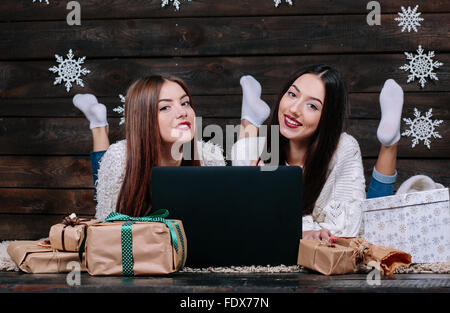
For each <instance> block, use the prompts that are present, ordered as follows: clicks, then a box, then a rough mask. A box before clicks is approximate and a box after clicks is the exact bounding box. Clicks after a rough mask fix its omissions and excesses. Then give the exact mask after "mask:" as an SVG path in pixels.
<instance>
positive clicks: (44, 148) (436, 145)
mask: <svg viewBox="0 0 450 313" xmlns="http://www.w3.org/2000/svg"><path fill="white" fill-rule="evenodd" d="M239 123H240V119H239V118H229V119H227V118H203V119H201V122H198V125H197V127H199V129H200V128H201V129H202V131H201V132H200V131H199V134H198V139H200V138H203V139H204V140H210V139H211V138H212V137H217V138H216V139H215V140H217V141H215V143H217V144H220V145H221V146H222V147H224V149H225V150H226V151H230V149H231V146H229V147H226V138H227V125H229V128H231V129H232V128H234V127H236V126H237V125H239ZM109 124H110V142H111V143H114V142H116V141H118V140H121V139H123V138H125V135H124V129H123V127H122V126H120V127H119V118H109ZM378 124H379V120H369V119H350V120H349V133H350V134H352V135H353V136H354V137H355V138H356V139H357V140H358V142H359V145H360V147H361V152H362V155H363V156H365V157H376V156H377V155H378V152H379V147H380V143H379V141H378V139H377V137H376V131H377V128H378ZM210 125H217V126H219V127H220V128H221V129H222V132H223V133H222V135H223V137H222V139H221V138H220V137H218V136H219V135H218V134H217V135H215V134H213V133H211V134H210V135H209V134H207V133H206V131H207V130H208V129H205V128H206V127H208V126H210ZM448 125H449V122H448V121H445V122H444V123H443V124H442V125H440V126H438V127H436V131H438V132H439V134H440V135H441V136H442V138H436V139H432V142H431V144H430V147H431V149H428V148H427V147H426V146H425V145H423V143H422V142H421V143H420V144H418V145H417V146H416V147H414V148H411V138H408V137H403V138H402V140H401V141H400V143H399V151H398V156H399V157H400V158H402V157H413V158H418V157H421V158H447V157H448V156H449V155H450V127H448ZM406 129H407V125H406V124H405V123H404V122H403V123H402V127H401V130H402V132H403V131H404V130H406ZM228 136H232V134H229V135H228ZM17 138H21V140H17ZM236 138H237V137H236ZM0 147H1V149H0V153H1V154H2V155H12V154H13V155H17V154H22V155H23V154H26V155H86V154H88V153H89V152H90V151H91V149H92V135H91V131H90V130H89V122H88V121H87V119H85V118H12V117H11V118H3V119H2V126H1V128H0ZM13 163H14V162H13Z"/></svg>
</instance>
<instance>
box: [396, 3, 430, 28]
mask: <svg viewBox="0 0 450 313" xmlns="http://www.w3.org/2000/svg"><path fill="white" fill-rule="evenodd" d="M418 7H419V6H418V5H416V6H415V7H414V9H412V10H411V7H408V10H406V9H405V8H404V7H402V11H403V13H400V12H399V13H398V15H400V17H397V18H395V20H396V21H397V22H400V24H398V26H403V28H402V32H404V31H405V29H407V28H408V33H409V32H410V31H411V29H413V30H414V31H415V32H416V33H417V27H416V26H421V25H420V23H419V22H422V21H423V18H422V17H419V16H420V14H422V13H420V12H419V13H417V8H418Z"/></svg>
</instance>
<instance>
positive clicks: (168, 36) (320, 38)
mask: <svg viewBox="0 0 450 313" xmlns="http://www.w3.org/2000/svg"><path fill="white" fill-rule="evenodd" d="M395 17H396V16H394V15H386V16H383V18H382V21H381V23H382V26H380V27H370V26H368V25H367V23H366V19H365V16H360V15H356V16H345V15H344V16H342V15H331V16H306V17H304V16H284V17H266V16H265V17H233V18H229V17H225V18H217V17H215V18H184V19H183V18H181V19H177V20H173V19H158V21H157V22H155V21H154V20H142V19H139V20H100V21H98V20H96V21H83V23H82V25H81V26H79V27H72V26H69V25H67V23H66V21H61V22H32V23H30V22H23V23H0V37H1V38H3V40H2V41H1V42H0V51H2V59H3V60H20V59H26V60H29V59H36V58H39V59H44V58H45V59H53V58H54V54H55V53H57V54H60V55H61V54H65V53H67V51H69V49H73V48H74V47H75V48H76V50H77V52H78V54H80V55H86V56H88V58H90V59H92V58H96V57H101V58H105V57H109V58H113V57H181V56H198V55H201V56H213V55H217V56H221V55H227V56H229V55H236V56H243V55H261V54H264V55H273V54H275V55H293V54H316V53H319V54H323V53H324V51H326V53H327V54H333V53H370V52H379V51H380V47H383V51H385V52H387V51H389V52H400V53H403V52H404V51H408V50H409V49H411V47H417V46H418V45H419V44H421V45H422V46H424V47H428V48H429V49H432V50H435V51H442V50H443V51H446V50H447V51H448V50H449V49H450V40H442V38H450V34H449V28H448V27H442V26H443V25H447V23H446V22H447V21H448V20H449V19H450V14H433V15H423V18H424V19H425V20H426V21H427V23H424V25H423V27H421V28H420V33H418V34H417V35H415V36H405V34H404V33H402V32H401V30H400V28H399V27H398V25H397V24H398V22H397V21H395V20H394V19H395ZM355 30H357V34H355ZM287 34H289V35H287ZM367 38H370V40H367ZM29 47H33V49H29Z"/></svg>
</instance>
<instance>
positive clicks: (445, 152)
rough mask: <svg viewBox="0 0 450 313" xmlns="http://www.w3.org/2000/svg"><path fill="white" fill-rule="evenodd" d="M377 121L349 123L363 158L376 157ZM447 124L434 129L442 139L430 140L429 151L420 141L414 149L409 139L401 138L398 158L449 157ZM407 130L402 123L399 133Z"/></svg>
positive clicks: (377, 148)
mask: <svg viewBox="0 0 450 313" xmlns="http://www.w3.org/2000/svg"><path fill="white" fill-rule="evenodd" d="M378 124H379V120H360V119H352V120H350V123H349V125H350V126H349V130H350V131H349V133H350V134H352V135H353V136H354V137H355V138H356V140H358V143H359V146H360V148H361V154H362V155H363V156H364V157H369V156H370V157H376V156H378V152H379V149H380V143H379V141H378V139H377V137H376V133H377V128H378ZM446 124H448V122H447V123H445V122H444V123H443V125H442V124H441V125H440V126H439V127H436V131H437V132H439V134H440V135H441V136H442V138H436V139H434V138H432V139H431V144H430V147H431V148H430V149H428V148H427V146H425V145H424V144H423V141H421V142H420V143H419V144H417V145H416V146H415V147H414V148H412V147H411V142H412V139H411V137H405V136H403V137H402V138H401V140H400V141H399V145H398V157H399V158H407V157H411V158H448V156H449V155H450V150H449V149H450V138H449V136H450V127H448V125H446ZM407 129H409V126H407V125H406V123H405V122H402V125H401V132H402V133H403V132H404V131H405V130H407Z"/></svg>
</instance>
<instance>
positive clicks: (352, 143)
mask: <svg viewBox="0 0 450 313" xmlns="http://www.w3.org/2000/svg"><path fill="white" fill-rule="evenodd" d="M336 150H337V153H340V154H348V153H356V152H359V151H360V148H359V143H358V140H356V139H355V137H353V136H352V135H350V134H347V133H346V132H343V133H341V137H340V138H339V143H338V146H337V149H336Z"/></svg>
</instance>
